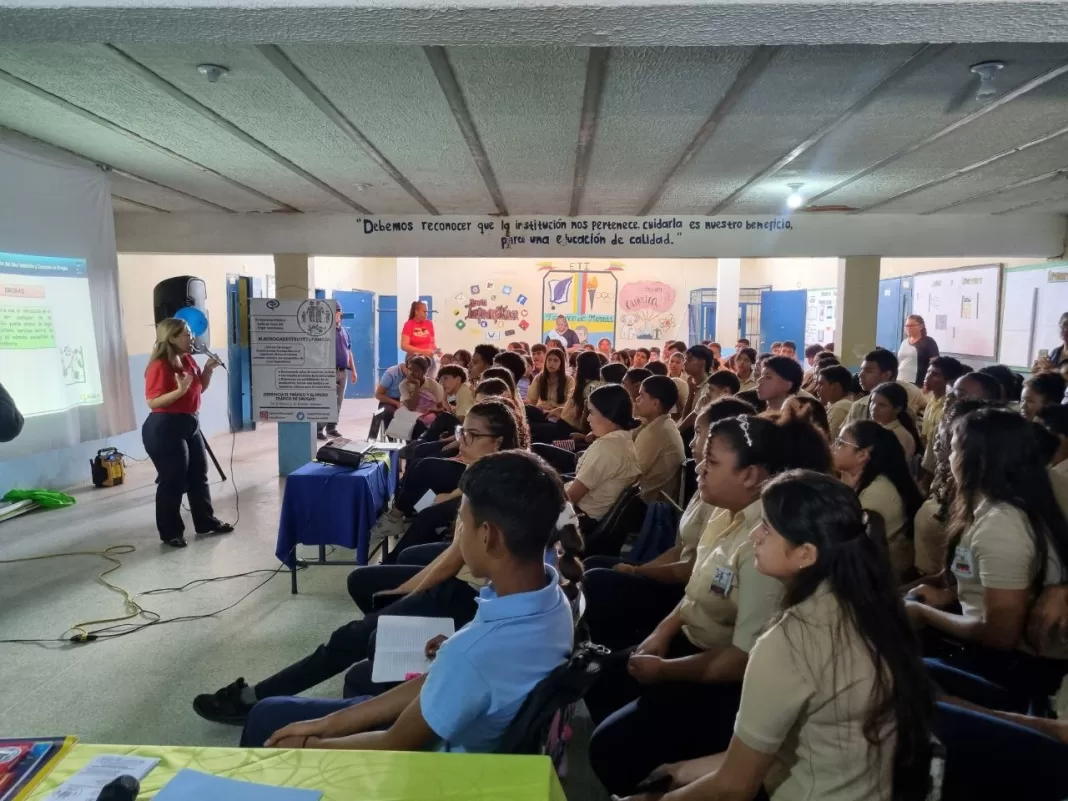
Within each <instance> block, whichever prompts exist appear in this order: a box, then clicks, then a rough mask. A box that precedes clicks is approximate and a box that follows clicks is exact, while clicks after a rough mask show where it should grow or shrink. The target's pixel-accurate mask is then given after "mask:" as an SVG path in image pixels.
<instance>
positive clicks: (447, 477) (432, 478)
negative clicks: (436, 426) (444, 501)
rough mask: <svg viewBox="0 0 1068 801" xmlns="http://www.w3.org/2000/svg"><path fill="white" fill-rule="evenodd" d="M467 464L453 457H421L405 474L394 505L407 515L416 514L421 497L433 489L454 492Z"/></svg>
mask: <svg viewBox="0 0 1068 801" xmlns="http://www.w3.org/2000/svg"><path fill="white" fill-rule="evenodd" d="M466 469H467V465H465V464H464V463H463V462H456V461H453V460H452V459H437V458H430V459H420V460H419V462H418V463H416V464H415V465H413V466H411V467H410V468H409V469H408V470H407V471H406V472H405V475H404V484H403V485H402V486H401V488H400V489H399V490H397V496H396V498H394V501H393V505H394V507H396V508H397V509H399V510H400V511H402V512H403V513H404V514H405V516H408V517H411V516H412V515H413V514H415V505H416V504H417V503H418V502H419V499H420V498H422V497H423V496H424V495H426V493H427V492H430V491H432V492H433V493H434V494H435V495H441V494H442V493H445V492H452V491H453V490H454V489H456V488H457V487H458V486H460V476H462V475H463V474H464V470H466Z"/></svg>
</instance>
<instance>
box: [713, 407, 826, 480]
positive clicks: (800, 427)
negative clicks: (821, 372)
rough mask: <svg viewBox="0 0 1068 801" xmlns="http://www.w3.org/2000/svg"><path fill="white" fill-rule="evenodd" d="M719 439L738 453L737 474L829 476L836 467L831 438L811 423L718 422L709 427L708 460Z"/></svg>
mask: <svg viewBox="0 0 1068 801" xmlns="http://www.w3.org/2000/svg"><path fill="white" fill-rule="evenodd" d="M715 438H721V439H723V440H725V441H726V444H727V447H728V448H729V449H730V450H732V451H734V453H735V463H734V464H735V469H736V470H741V469H742V468H745V467H752V466H754V465H757V466H760V467H763V468H764V469H765V470H766V471H767V472H768V475H772V476H773V475H776V474H777V473H781V472H783V471H784V470H790V469H795V468H804V469H807V470H814V471H817V472H820V473H829V472H830V471H831V466H832V465H833V463H834V462H833V458H832V457H831V449H830V446H829V445H828V444H827V438H826V437H825V436H823V435H822V434H821V433H820V432H819V431H818V430H817V429H816V427H815V426H813V425H812V424H811V423H809V422H808V421H807V420H791V419H777V420H770V419H768V418H765V417H750V416H748V415H739V416H737V417H728V418H726V419H725V420H718V421H716V422H714V423H712V425H711V426H709V429H708V443H707V444H706V445H705V455H706V456H707V455H708V454H709V453H710V450H711V447H712V440H713V439H715Z"/></svg>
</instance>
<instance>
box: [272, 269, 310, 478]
mask: <svg viewBox="0 0 1068 801" xmlns="http://www.w3.org/2000/svg"><path fill="white" fill-rule="evenodd" d="M310 261H311V260H310V259H309V258H308V257H307V255H305V254H303V253H276V254H274V280H275V287H276V289H275V296H276V297H277V298H278V299H279V300H304V299H306V298H308V297H310V296H311V293H312V290H313V289H314V286H313V284H314V281H313V280H312V267H311V264H310ZM315 444H316V443H315V424H314V423H297V422H293V423H279V424H278V475H280V476H288V475H289V474H290V473H292V472H293V471H294V470H296V469H297V468H298V467H303V466H304V465H305V464H307V463H308V462H310V461H311V460H312V459H314V458H315Z"/></svg>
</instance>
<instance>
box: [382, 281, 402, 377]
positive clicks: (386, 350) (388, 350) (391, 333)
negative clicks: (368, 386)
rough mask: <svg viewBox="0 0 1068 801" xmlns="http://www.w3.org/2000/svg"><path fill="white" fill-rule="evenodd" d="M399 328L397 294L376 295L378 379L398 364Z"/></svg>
mask: <svg viewBox="0 0 1068 801" xmlns="http://www.w3.org/2000/svg"><path fill="white" fill-rule="evenodd" d="M400 352H401V350H400V329H398V328H397V296H396V295H379V296H378V380H381V379H382V374H383V373H384V372H386V370H388V369H389V368H390V367H392V366H393V365H395V364H399V363H400V361H401V359H400V358H399V357H398V354H400Z"/></svg>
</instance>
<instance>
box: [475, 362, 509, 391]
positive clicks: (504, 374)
mask: <svg viewBox="0 0 1068 801" xmlns="http://www.w3.org/2000/svg"><path fill="white" fill-rule="evenodd" d="M481 377H482V378H499V379H501V381H503V382H504V383H505V384H507V385H508V391H509V392H510V393H511V394H512V397H513V398H514V397H515V392H516V389H515V376H514V375H512V371H511V370H509V369H508V368H507V367H500V366H497V365H494V366H493V367H487V368H486V369H485V370H483V371H482V376H481Z"/></svg>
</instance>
